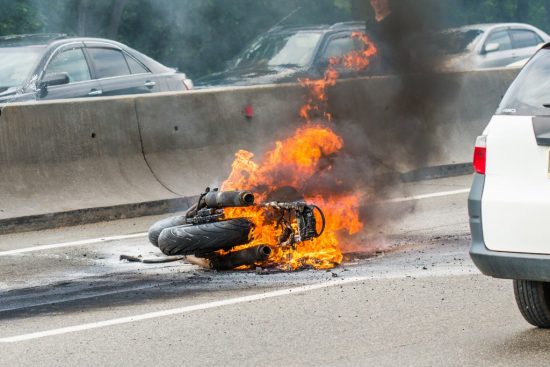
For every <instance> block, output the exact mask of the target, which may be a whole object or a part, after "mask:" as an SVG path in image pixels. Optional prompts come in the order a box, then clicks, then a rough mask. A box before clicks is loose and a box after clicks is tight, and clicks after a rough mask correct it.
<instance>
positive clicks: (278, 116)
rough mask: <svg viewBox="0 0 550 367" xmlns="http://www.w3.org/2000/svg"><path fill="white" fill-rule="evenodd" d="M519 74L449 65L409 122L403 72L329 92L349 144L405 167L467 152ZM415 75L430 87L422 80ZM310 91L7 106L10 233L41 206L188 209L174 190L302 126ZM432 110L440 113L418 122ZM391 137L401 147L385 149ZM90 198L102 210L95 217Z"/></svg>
mask: <svg viewBox="0 0 550 367" xmlns="http://www.w3.org/2000/svg"><path fill="white" fill-rule="evenodd" d="M516 73H517V71H516V70H506V71H497V70H493V71H484V72H474V73H456V74H447V75H440V76H438V77H437V80H436V81H435V82H436V83H439V84H440V87H441V86H443V90H445V88H447V89H448V90H449V94H446V93H438V94H437V95H434V96H433V97H434V99H433V104H432V105H431V107H429V108H430V109H431V111H429V113H427V114H425V115H423V113H419V114H416V115H415V116H410V121H408V120H407V119H408V116H405V117H403V116H401V119H397V118H396V116H397V115H398V114H397V113H396V110H397V107H398V103H399V100H398V99H396V98H397V97H399V93H400V90H402V86H403V83H404V81H403V79H401V78H397V77H377V78H366V79H354V80H346V81H342V82H340V83H339V84H338V85H337V86H336V87H334V88H333V89H331V91H330V105H329V108H330V110H331V111H332V112H333V114H334V117H335V121H336V123H335V128H336V129H339V130H341V131H342V133H343V134H344V135H346V134H348V135H350V136H353V137H354V138H355V142H354V144H351V147H350V149H354V153H356V158H357V159H369V158H372V156H373V155H377V154H378V155H381V157H377V159H382V160H384V159H387V161H386V162H384V163H385V164H388V165H390V166H392V167H395V169H396V170H397V171H399V172H402V173H406V172H409V171H411V170H415V169H418V168H422V167H423V166H436V165H446V164H451V163H464V162H469V161H470V156H471V153H472V145H473V141H474V139H475V136H477V135H478V134H479V133H480V132H481V131H482V130H483V128H484V126H485V125H486V124H487V122H488V121H489V118H490V116H491V115H492V114H493V112H494V110H495V108H496V107H497V105H498V102H499V100H500V97H501V96H502V94H503V93H504V92H505V90H506V88H507V86H508V85H509V83H510V82H511V81H512V80H513V78H514V77H515V74H516ZM408 82H411V80H409V81H408ZM412 82H415V81H414V79H413V80H412ZM417 82H418V93H423V92H424V89H425V88H423V85H422V79H421V78H419V79H418V80H417ZM438 90H441V89H440V88H438ZM305 92H306V91H305V90H304V89H303V88H302V87H301V86H299V85H297V84H286V85H279V86H262V87H249V88H238V89H225V90H210V91H194V92H189V93H167V94H158V95H148V96H143V95H142V96H133V97H121V98H105V99H94V100H69V101H59V102H50V103H34V104H14V105H9V106H6V107H4V108H3V109H2V113H1V115H0V232H2V231H4V232H5V231H7V230H6V228H7V226H6V223H11V227H10V228H11V229H9V231H12V230H21V229H25V228H26V227H25V226H24V223H25V218H34V219H33V221H34V223H41V224H40V225H39V227H41V228H43V227H47V226H48V225H50V226H51V225H55V224H56V223H54V222H55V220H53V219H52V220H51V221H50V222H51V223H50V224H47V223H48V220H44V218H42V217H41V216H43V215H47V216H50V217H51V218H72V219H71V220H67V219H66V220H63V221H62V223H63V224H67V223H68V224H74V223H78V222H79V219H78V218H76V219H75V217H81V219H82V220H81V221H84V222H89V221H94V220H98V219H105V218H107V219H108V218H110V217H109V215H110V214H109V213H111V212H109V208H119V209H120V210H119V211H118V212H117V213H119V214H118V215H119V216H132V215H143V214H146V213H152V212H161V211H173V210H177V209H181V208H182V207H183V206H185V205H186V203H187V202H185V201H182V200H181V199H180V200H179V201H173V200H175V199H176V198H178V197H188V196H191V195H195V194H197V193H198V192H200V191H201V190H202V189H204V187H205V186H207V185H216V184H219V183H221V182H222V181H223V179H224V178H225V177H226V176H227V174H228V173H229V170H230V163H231V162H232V161H233V157H234V153H235V152H236V151H237V150H238V149H241V148H242V149H247V150H251V151H253V152H256V153H260V152H262V151H263V150H264V149H265V148H266V146H268V145H269V144H272V143H273V142H274V141H275V140H276V139H280V138H284V137H285V136H287V134H288V133H289V131H290V130H293V129H294V128H295V127H297V126H299V124H300V121H299V118H298V114H297V112H298V109H299V107H300V105H302V103H303V102H304V98H305V94H306V93H305ZM450 97H452V98H450ZM246 105H251V106H252V107H253V108H254V112H255V115H254V117H253V118H252V119H247V118H246V117H245V116H244V115H243V113H242V111H243V108H244V107H245V106H246ZM425 116H430V118H431V119H432V121H429V122H427V123H426V122H425V121H423V122H422V123H419V120H420V119H422V118H424V117H425ZM406 120H407V121H406ZM407 124H412V126H413V129H412V130H411V129H409V128H404V126H408V125H407ZM415 124H416V125H415ZM415 126H416V127H418V128H420V127H421V126H429V127H430V128H429V129H425V131H420V132H419V133H418V132H417V136H419V137H423V136H424V135H425V136H426V137H428V138H426V139H420V138H419V140H418V144H426V147H424V148H425V149H418V151H420V152H422V151H424V153H425V154H418V156H415V155H414V154H412V153H411V151H412V150H413V147H414V144H415V143H416V142H415V140H414V139H413V140H412V141H409V142H408V144H409V145H406V144H400V143H401V142H403V141H406V138H407V137H410V131H413V130H414V128H415ZM423 133H424V134H423ZM400 139H403V140H400ZM409 140H410V139H409ZM363 143H364V144H363ZM389 144H390V145H391V144H393V146H389ZM411 144H412V145H411ZM388 148H391V151H393V152H394V153H392V154H391V155H388V156H386V155H384V154H380V152H386V151H390V150H388ZM395 152H397V153H395ZM412 156H414V159H411V157H412ZM451 171H452V170H451ZM171 201H173V202H174V203H176V204H174V205H170V204H169V203H170V202H171ZM139 203H156V204H152V205H141V206H140V204H139ZM153 208H156V209H153ZM83 209H90V211H88V212H89V213H103V214H101V215H100V214H98V215H89V216H86V215H84V214H83V212H82V210H83ZM51 213H65V214H66V215H61V216H59V215H57V217H56V216H51ZM67 213H73V214H67ZM111 214H112V213H111ZM10 221H11V222H10ZM52 223H53V224H52ZM57 224H59V223H57ZM2 228H4V230H3V229H2Z"/></svg>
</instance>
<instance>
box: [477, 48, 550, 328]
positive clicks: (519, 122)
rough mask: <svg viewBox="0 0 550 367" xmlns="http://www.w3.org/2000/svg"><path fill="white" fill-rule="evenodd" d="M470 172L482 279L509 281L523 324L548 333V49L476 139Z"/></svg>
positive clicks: (515, 84) (540, 53)
mask: <svg viewBox="0 0 550 367" xmlns="http://www.w3.org/2000/svg"><path fill="white" fill-rule="evenodd" d="M474 169H475V172H476V173H475V175H474V181H473V185H472V189H471V192H470V197H469V202H468V209H469V214H470V228H471V232H472V245H471V249H470V255H471V257H472V259H473V261H474V263H475V264H476V266H477V267H478V268H479V269H480V270H481V272H483V273H484V274H486V275H490V276H493V277H496V278H504V279H513V280H514V291H515V296H516V301H517V304H518V306H519V309H520V311H521V313H522V314H523V316H524V318H525V319H526V320H527V321H528V322H529V323H531V324H533V325H535V326H538V327H542V328H550V44H547V45H546V46H543V48H542V49H541V50H540V51H538V52H537V53H536V54H535V56H534V57H533V58H532V59H531V60H530V61H529V62H528V63H527V65H526V66H525V67H524V68H523V70H522V71H521V72H520V74H519V75H518V77H517V78H516V80H515V81H514V82H513V83H512V85H511V86H510V88H509V90H508V92H507V93H506V95H505V96H504V98H503V100H502V102H501V104H500V106H499V108H498V110H497V112H496V114H495V116H494V117H493V118H492V120H491V122H490V123H489V125H488V126H487V128H486V129H485V131H484V133H483V135H482V136H480V137H478V139H477V142H476V147H475V153H474Z"/></svg>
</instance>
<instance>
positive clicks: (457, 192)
mask: <svg viewBox="0 0 550 367" xmlns="http://www.w3.org/2000/svg"><path fill="white" fill-rule="evenodd" d="M468 192H470V189H462V190H455V191H444V192H436V193H431V194H425V195H417V196H408V197H402V198H395V199H388V200H381V201H379V203H403V202H407V201H416V200H424V199H431V198H437V197H443V196H453V195H460V194H466V193H468ZM145 236H147V233H136V234H129V235H120V236H112V237H102V238H92V239H88V240H82V241H74V242H65V243H57V244H52V245H42V246H32V247H26V248H22V249H17V250H10V251H0V257H2V256H10V255H17V254H22V253H26V252H34V251H43V250H51V249H57V248H63V247H75V246H83V245H92V244H95V243H102V242H110V241H118V240H125V239H129V238H138V237H145Z"/></svg>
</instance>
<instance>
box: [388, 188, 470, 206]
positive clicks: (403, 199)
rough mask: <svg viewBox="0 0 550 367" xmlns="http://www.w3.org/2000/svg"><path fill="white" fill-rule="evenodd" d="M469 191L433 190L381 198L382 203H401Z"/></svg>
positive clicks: (468, 190)
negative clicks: (400, 196)
mask: <svg viewBox="0 0 550 367" xmlns="http://www.w3.org/2000/svg"><path fill="white" fill-rule="evenodd" d="M469 192H470V189H461V190H454V191H444V192H435V193H431V194H424V195H416V196H409V197H403V198H396V199H388V200H383V201H382V202H383V203H403V202H406V201H415V200H424V199H431V198H438V197H443V196H454V195H461V194H467V193H469Z"/></svg>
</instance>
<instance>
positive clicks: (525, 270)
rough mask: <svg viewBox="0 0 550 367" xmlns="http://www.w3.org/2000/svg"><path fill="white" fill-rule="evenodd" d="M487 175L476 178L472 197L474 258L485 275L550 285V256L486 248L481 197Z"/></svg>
mask: <svg viewBox="0 0 550 367" xmlns="http://www.w3.org/2000/svg"><path fill="white" fill-rule="evenodd" d="M484 186H485V176H483V175H478V174H475V175H474V181H473V183H472V189H471V191H470V196H469V198H468V213H469V215H470V231H471V233H472V246H471V247H470V256H471V258H472V260H473V262H474V264H475V265H476V266H477V268H478V269H479V270H480V271H481V272H482V273H483V274H485V275H489V276H492V277H495V278H502V279H521V280H533V281H542V282H550V255H537V254H523V253H513V252H499V251H491V250H489V249H488V248H487V246H485V241H484V239H483V226H482V217H481V198H482V196H483V188H484Z"/></svg>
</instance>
